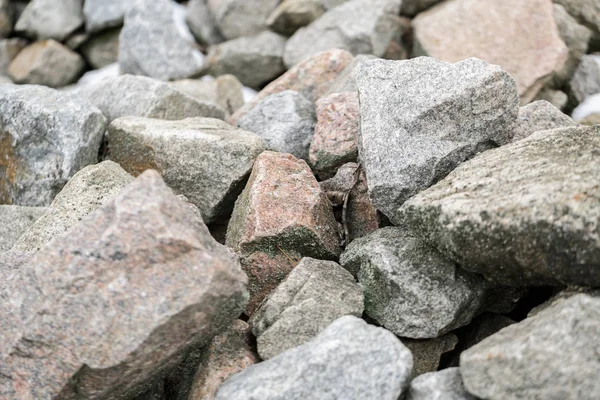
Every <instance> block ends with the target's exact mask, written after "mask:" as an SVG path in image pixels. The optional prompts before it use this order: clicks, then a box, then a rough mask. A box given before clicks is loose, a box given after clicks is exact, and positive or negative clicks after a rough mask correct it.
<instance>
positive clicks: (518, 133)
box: [513, 100, 577, 141]
mask: <svg viewBox="0 0 600 400" xmlns="http://www.w3.org/2000/svg"><path fill="white" fill-rule="evenodd" d="M576 125H577V123H576V122H575V121H573V120H572V119H571V118H570V117H569V116H567V115H565V114H563V113H562V112H561V111H560V110H559V109H558V108H556V107H554V106H553V105H552V104H550V103H548V102H547V101H543V100H539V101H535V102H533V103H529V104H528V105H526V106H523V107H521V108H520V109H519V117H518V118H517V128H516V129H515V136H514V137H513V141H517V140H521V139H524V138H526V137H528V136H529V135H531V134H532V133H535V132H538V131H545V130H548V129H557V128H567V127H569V126H576Z"/></svg>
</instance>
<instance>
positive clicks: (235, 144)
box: [108, 117, 264, 224]
mask: <svg viewBox="0 0 600 400" xmlns="http://www.w3.org/2000/svg"><path fill="white" fill-rule="evenodd" d="M108 140H109V148H110V154H109V157H110V159H111V160H113V161H115V162H117V163H119V164H120V165H121V166H122V167H123V168H125V170H126V171H127V172H129V173H131V174H132V175H134V176H137V175H139V174H141V173H142V172H144V171H145V170H147V169H155V170H157V171H158V172H159V173H160V174H161V176H162V177H163V179H164V180H165V182H166V183H167V185H169V187H170V188H172V189H173V190H174V191H175V192H176V193H181V194H183V195H185V196H186V197H187V198H188V199H189V201H190V202H191V203H192V204H194V205H196V206H197V207H198V208H199V209H200V212H201V213H202V218H203V219H204V222H205V223H207V224H210V223H211V222H213V221H214V220H215V219H216V218H217V217H218V216H220V215H223V214H226V213H227V212H230V211H231V210H232V208H233V203H234V201H235V199H236V197H237V195H238V194H239V193H240V192H241V191H242V189H243V185H244V183H245V181H246V178H247V177H248V175H249V174H250V171H251V170H252V165H253V164H254V160H255V159H256V157H258V155H259V154H260V153H262V151H263V150H264V144H263V141H262V140H261V139H260V138H259V137H258V136H256V135H254V134H252V133H250V132H246V131H243V130H241V129H237V128H235V127H233V126H231V125H229V124H228V123H226V122H223V121H221V120H218V119H214V118H188V119H184V120H181V121H163V120H157V119H149V118H140V117H123V118H119V119H117V120H115V121H113V122H112V123H111V124H110V127H109V134H108Z"/></svg>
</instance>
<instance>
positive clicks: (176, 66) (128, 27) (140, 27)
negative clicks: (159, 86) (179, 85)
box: [119, 0, 204, 81]
mask: <svg viewBox="0 0 600 400" xmlns="http://www.w3.org/2000/svg"><path fill="white" fill-rule="evenodd" d="M175 7H176V3H173V2H172V1H171V0H153V1H146V0H137V1H136V2H135V3H133V5H132V6H131V8H129V9H128V10H127V12H126V14H125V24H124V26H123V29H122V30H121V36H120V38H119V65H120V67H121V72H122V73H127V74H134V75H145V76H149V77H152V78H156V79H161V80H165V81H169V80H174V79H183V78H189V77H191V76H195V75H198V74H199V73H200V71H201V70H202V66H203V60H204V56H203V55H202V53H201V52H200V50H199V49H198V48H197V47H196V46H195V45H194V43H192V41H193V38H188V37H187V36H186V35H185V34H184V33H183V32H181V30H180V28H179V26H178V24H177V21H176V19H175V11H176V10H175ZM190 36H191V35H190Z"/></svg>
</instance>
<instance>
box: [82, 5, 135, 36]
mask: <svg viewBox="0 0 600 400" xmlns="http://www.w3.org/2000/svg"><path fill="white" fill-rule="evenodd" d="M135 1H136V0H85V2H84V3H83V14H84V15H85V27H86V30H87V31H88V32H97V31H101V30H103V29H106V28H114V27H118V26H121V25H122V24H123V18H124V17H125V12H126V11H127V10H128V9H129V8H131V6H132V5H133V4H134V3H135Z"/></svg>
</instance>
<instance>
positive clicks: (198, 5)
mask: <svg viewBox="0 0 600 400" xmlns="http://www.w3.org/2000/svg"><path fill="white" fill-rule="evenodd" d="M186 22H187V24H188V27H189V28H190V31H191V32H192V34H193V35H194V37H195V38H196V40H197V41H198V42H200V43H202V44H206V45H214V44H219V43H221V42H224V41H225V38H224V37H223V34H222V33H221V31H220V30H219V27H218V26H217V23H216V21H215V18H214V16H213V15H212V13H211V12H210V9H209V8H208V0H191V1H190V2H189V3H188V6H187V17H186Z"/></svg>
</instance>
